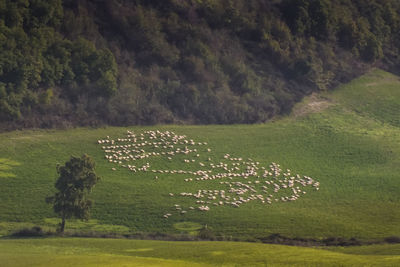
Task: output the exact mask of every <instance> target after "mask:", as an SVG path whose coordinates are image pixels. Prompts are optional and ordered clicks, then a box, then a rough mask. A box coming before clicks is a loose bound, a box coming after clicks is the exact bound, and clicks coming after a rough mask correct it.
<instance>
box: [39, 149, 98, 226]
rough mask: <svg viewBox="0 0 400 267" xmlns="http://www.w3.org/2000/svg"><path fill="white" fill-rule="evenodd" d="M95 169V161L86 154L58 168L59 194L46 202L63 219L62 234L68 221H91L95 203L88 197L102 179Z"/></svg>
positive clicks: (57, 182) (57, 183)
mask: <svg viewBox="0 0 400 267" xmlns="http://www.w3.org/2000/svg"><path fill="white" fill-rule="evenodd" d="M94 169H95V163H94V161H93V160H92V158H90V157H89V156H88V155H86V154H85V155H83V156H82V157H80V158H79V157H73V156H72V157H71V159H70V160H69V161H67V162H66V163H65V165H64V166H57V173H58V174H59V177H58V179H57V181H56V183H55V188H56V189H57V192H56V193H55V194H54V196H51V197H48V198H46V202H47V203H50V204H52V205H53V209H54V212H55V213H56V214H57V215H58V216H59V217H60V218H61V223H60V228H59V231H60V232H61V233H63V232H64V228H65V221H66V219H70V218H72V217H75V218H78V219H82V220H88V219H89V215H90V207H91V206H92V204H93V202H92V200H90V199H89V198H88V195H89V193H90V192H91V191H92V188H93V187H94V186H95V184H96V183H97V182H98V181H99V179H100V178H99V177H98V176H97V175H96V173H95V172H94Z"/></svg>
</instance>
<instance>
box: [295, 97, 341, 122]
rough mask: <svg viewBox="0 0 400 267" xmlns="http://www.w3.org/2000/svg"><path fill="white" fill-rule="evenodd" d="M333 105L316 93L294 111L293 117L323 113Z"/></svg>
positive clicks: (330, 101)
mask: <svg viewBox="0 0 400 267" xmlns="http://www.w3.org/2000/svg"><path fill="white" fill-rule="evenodd" d="M332 105H333V102H332V100H330V99H328V98H324V97H321V96H320V95H318V94H316V93H312V94H311V95H310V96H307V97H306V98H305V99H304V101H303V103H301V104H299V105H298V106H296V107H295V108H294V109H293V111H292V115H293V116H294V117H303V116H305V115H307V114H310V113H317V112H321V111H323V110H325V109H326V108H328V107H330V106H332Z"/></svg>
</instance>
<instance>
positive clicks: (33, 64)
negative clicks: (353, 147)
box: [0, 0, 400, 130]
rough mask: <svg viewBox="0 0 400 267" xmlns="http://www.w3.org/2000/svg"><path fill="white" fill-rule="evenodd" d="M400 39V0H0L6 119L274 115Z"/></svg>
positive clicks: (380, 59) (76, 121)
mask: <svg viewBox="0 0 400 267" xmlns="http://www.w3.org/2000/svg"><path fill="white" fill-rule="evenodd" d="M399 48H400V2H399V1H397V0H136V1H134V0H132V1H128V0H103V1H99V0H84V1H78V0H64V1H62V0H53V1H46V0H0V128H1V129H2V130H7V129H15V128H30V127H70V126H76V125H92V126H98V125H103V124H107V125H132V124H154V123H199V124H207V123H256V122H264V121H267V120H269V119H271V118H273V117H274V116H276V115H279V114H285V113H287V112H289V111H290V110H291V107H292V106H293V104H294V103H295V102H296V101H299V100H300V99H301V98H302V97H303V96H305V95H307V94H310V93H311V92H315V91H321V90H329V89H331V88H333V87H334V86H336V85H338V84H339V83H343V82H346V81H348V80H350V79H351V78H353V77H355V76H357V75H359V74H361V73H362V72H364V71H365V70H367V69H368V68H371V67H374V66H379V67H381V68H385V69H387V70H389V71H392V72H399V66H400V65H399V64H400V58H399V54H400V51H399Z"/></svg>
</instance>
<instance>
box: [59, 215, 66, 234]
mask: <svg viewBox="0 0 400 267" xmlns="http://www.w3.org/2000/svg"><path fill="white" fill-rule="evenodd" d="M64 229H65V217H62V218H61V223H60V229H59V230H58V231H59V233H60V234H61V235H64Z"/></svg>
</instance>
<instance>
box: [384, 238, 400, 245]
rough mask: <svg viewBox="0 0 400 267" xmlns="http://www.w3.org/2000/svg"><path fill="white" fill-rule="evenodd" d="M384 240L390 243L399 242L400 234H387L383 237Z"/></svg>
mask: <svg viewBox="0 0 400 267" xmlns="http://www.w3.org/2000/svg"><path fill="white" fill-rule="evenodd" d="M385 242H387V243H390V244H397V243H400V236H389V237H386V238H385Z"/></svg>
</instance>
